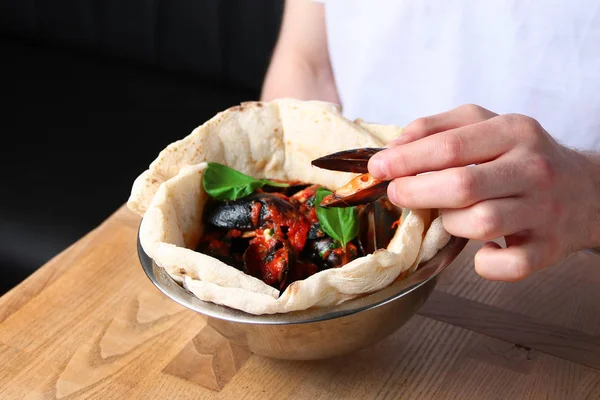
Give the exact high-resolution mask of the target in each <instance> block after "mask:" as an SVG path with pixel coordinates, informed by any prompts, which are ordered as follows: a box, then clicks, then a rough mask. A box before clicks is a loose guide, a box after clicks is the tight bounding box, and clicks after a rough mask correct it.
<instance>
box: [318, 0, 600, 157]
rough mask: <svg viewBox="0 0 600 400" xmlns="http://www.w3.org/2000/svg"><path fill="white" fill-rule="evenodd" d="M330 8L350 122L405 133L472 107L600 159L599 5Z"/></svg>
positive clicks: (356, 1)
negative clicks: (516, 120) (508, 117)
mask: <svg viewBox="0 0 600 400" xmlns="http://www.w3.org/2000/svg"><path fill="white" fill-rule="evenodd" d="M321 2H323V1H321ZM324 3H325V7H326V8H325V13H326V23H327V32H328V38H329V39H328V40H329V50H330V57H331V62H332V67H333V70H334V74H335V78H336V83H337V87H338V92H339V95H340V100H341V102H342V104H343V109H344V114H345V115H346V116H347V117H348V118H352V119H353V118H356V117H361V118H363V119H365V120H367V121H372V122H380V123H390V124H398V125H405V124H407V123H408V122H410V121H412V120H414V119H415V118H418V117H422V116H427V115H431V114H435V113H439V112H443V111H447V110H450V109H452V108H454V107H457V106H459V105H461V104H466V103H475V104H478V105H480V106H483V107H485V108H487V109H490V110H491V111H494V112H496V113H500V114H503V113H513V112H514V113H521V114H525V115H529V116H531V117H534V118H536V119H537V120H538V121H539V122H540V123H541V124H542V125H543V126H544V127H545V128H546V129H547V130H548V131H549V132H550V133H551V134H552V135H553V136H554V137H556V138H557V139H558V140H559V141H560V142H562V143H564V144H565V145H568V146H571V147H575V148H579V149H589V150H600V2H599V1H597V0H577V1H573V0H485V1H475V0H452V1H447V0H418V1H416V0H414V1H409V0H368V1H367V0H325V1H324Z"/></svg>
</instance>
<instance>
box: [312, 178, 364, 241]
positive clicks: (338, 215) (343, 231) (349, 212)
mask: <svg viewBox="0 0 600 400" xmlns="http://www.w3.org/2000/svg"><path fill="white" fill-rule="evenodd" d="M330 194H331V192H330V191H329V190H327V189H324V188H319V189H318V190H317V195H316V199H315V211H316V213H317V219H318V220H319V224H320V225H321V229H322V230H323V231H324V232H325V233H326V234H328V235H329V236H331V237H332V238H334V239H335V240H337V241H339V242H340V243H342V246H344V247H346V245H347V244H348V242H350V241H351V240H352V239H354V238H355V237H356V235H358V228H359V223H358V217H357V215H356V210H355V209H354V207H346V208H341V207H332V208H323V207H321V206H319V204H321V201H322V200H323V198H324V197H325V196H327V195H330Z"/></svg>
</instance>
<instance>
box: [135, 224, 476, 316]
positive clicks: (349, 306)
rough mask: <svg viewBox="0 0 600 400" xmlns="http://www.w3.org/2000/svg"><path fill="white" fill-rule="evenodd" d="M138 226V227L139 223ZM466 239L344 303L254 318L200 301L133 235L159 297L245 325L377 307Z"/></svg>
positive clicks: (420, 282)
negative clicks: (399, 277) (408, 272)
mask: <svg viewBox="0 0 600 400" xmlns="http://www.w3.org/2000/svg"><path fill="white" fill-rule="evenodd" d="M140 227H141V224H140ZM468 241H469V240H468V239H465V238H461V237H457V236H450V240H449V241H448V243H447V244H446V245H445V246H444V247H442V248H441V249H440V250H439V251H438V252H437V253H436V255H435V256H433V257H432V258H431V259H430V260H428V261H426V262H424V263H422V264H421V265H420V266H419V268H418V269H417V270H416V271H415V272H413V273H412V274H411V275H409V276H408V277H407V278H405V279H403V280H400V281H398V282H394V283H393V284H391V285H390V286H387V287H385V288H383V289H381V290H379V291H377V292H374V293H371V294H367V295H363V296H361V297H358V298H355V299H351V300H347V301H345V302H343V303H341V304H339V305H335V306H329V307H322V308H310V309H307V310H300V311H292V312H288V313H277V314H261V315H255V314H250V313H246V312H244V311H241V310H237V309H233V308H230V307H227V306H224V305H220V304H216V303H212V302H208V301H204V300H200V299H199V298H198V297H196V296H195V295H194V294H193V293H192V292H190V291H189V290H187V289H185V288H184V287H183V286H182V285H180V284H179V283H178V282H176V281H175V279H173V278H172V277H171V276H170V275H169V274H168V273H167V272H166V270H165V269H164V268H162V267H160V266H158V265H157V264H156V263H155V262H154V260H153V259H152V258H150V256H149V255H148V254H146V252H145V251H144V249H143V247H142V244H141V241H140V228H139V227H138V235H137V252H138V258H139V261H140V264H141V265H142V269H143V270H144V272H145V273H146V276H147V277H148V278H149V279H150V281H151V282H152V283H153V284H154V286H156V287H157V288H158V289H159V290H160V291H161V292H162V293H163V294H165V295H166V296H167V297H169V298H171V300H173V301H175V302H177V303H179V304H180V305H182V306H184V307H186V308H188V309H190V310H193V311H196V312H198V313H200V314H203V315H205V316H208V317H212V318H216V319H220V320H225V321H230V322H238V323H247V324H261V325H291V324H305V323H312V322H319V321H326V320H330V319H334V318H340V317H344V316H348V315H351V314H356V313H359V312H361V311H365V310H369V309H374V308H377V307H381V306H383V305H385V304H387V303H390V302H392V301H395V300H397V299H399V298H401V297H404V296H407V295H408V294H409V293H411V292H413V291H415V290H417V289H419V288H420V287H422V286H424V285H426V284H427V283H428V282H430V281H431V280H433V279H435V278H436V277H437V276H438V275H439V274H440V273H441V272H442V271H443V270H444V269H446V267H448V265H450V264H451V263H452V261H454V260H455V259H456V258H457V257H458V255H459V254H460V253H461V252H462V251H463V249H464V248H465V246H466V245H467V243H468Z"/></svg>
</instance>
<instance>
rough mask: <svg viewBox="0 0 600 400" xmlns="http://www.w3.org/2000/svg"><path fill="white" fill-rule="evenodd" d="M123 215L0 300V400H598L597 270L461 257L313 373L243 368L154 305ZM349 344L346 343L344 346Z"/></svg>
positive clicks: (594, 260) (168, 306)
mask: <svg viewBox="0 0 600 400" xmlns="http://www.w3.org/2000/svg"><path fill="white" fill-rule="evenodd" d="M138 224H139V218H138V217H137V216H134V215H133V214H132V213H130V212H129V211H128V210H126V209H125V208H122V209H120V210H118V211H117V212H116V213H115V214H114V215H113V216H111V217H110V218H109V219H108V220H107V221H106V222H105V223H104V224H103V225H101V226H100V227H99V228H97V229H96V230H94V231H93V232H91V233H90V234H88V235H86V236H85V237H83V238H82V239H81V240H80V241H79V242H77V243H76V244H75V245H73V246H72V247H70V248H69V249H67V250H66V251H65V252H63V253H62V254H60V255H59V256H57V257H56V258H55V259H53V260H52V261H50V262H49V263H48V264H47V265H45V266H44V267H42V268H41V269H40V270H39V271H37V272H36V273H35V274H33V275H32V276H31V277H30V278H28V279H27V280H26V281H25V282H23V283H22V284H21V285H19V286H18V287H16V288H15V289H14V290H12V291H11V292H9V293H7V294H6V295H4V296H3V297H2V298H0V399H11V400H12V399H38V398H39V399H42V398H43V399H54V398H59V399H73V398H78V399H79V398H92V399H138V398H139V399H142V398H143V399H204V398H207V399H212V398H216V399H261V400H263V399H271V398H272V399H288V398H300V399H302V398H306V399H311V400H313V399H339V398H356V399H600V257H597V256H595V255H592V254H588V253H578V254H575V255H573V256H572V257H570V258H569V259H568V260H567V261H565V262H564V263H563V265H557V266H555V267H553V268H550V269H547V270H545V271H543V272H541V273H538V274H537V275H536V276H535V277H533V278H531V279H529V280H526V281H524V282H520V283H516V284H505V283H492V282H487V281H484V280H482V279H481V278H479V277H478V276H477V275H476V274H475V272H474V271H473V268H472V264H471V263H472V255H473V253H474V251H475V250H476V248H477V246H479V244H478V243H470V244H469V246H468V248H467V249H466V250H465V251H464V252H463V253H462V254H461V256H460V257H459V259H457V260H456V261H455V262H454V263H453V264H452V266H450V267H449V268H448V269H447V270H446V271H445V272H444V273H443V275H442V276H441V278H440V282H439V285H438V287H437V289H436V291H435V292H434V294H433V295H432V297H431V298H430V300H429V301H428V302H427V304H426V305H425V306H424V307H423V308H422V309H421V311H420V313H419V315H417V316H415V317H414V318H413V319H412V320H411V321H409V323H408V324H407V325H405V327H403V328H402V329H401V330H399V331H398V332H396V333H395V334H394V335H392V336H390V337H389V338H387V339H385V340H383V341H382V342H380V343H378V344H376V345H374V346H373V347H371V348H368V349H366V350H363V351H361V352H358V353H355V354H352V355H349V356H345V357H342V358H338V359H332V360H327V361H319V362H289V361H277V360H270V359H265V358H261V357H258V356H254V355H249V354H247V352H246V350H245V349H243V348H238V347H235V346H231V345H230V344H229V342H227V341H225V339H223V338H222V337H221V336H219V335H218V334H217V333H216V332H215V331H213V330H212V328H210V327H209V326H207V325H206V323H205V320H204V318H203V317H202V316H201V315H198V314H195V313H194V312H192V311H189V310H187V309H184V308H182V307H181V306H179V305H177V304H175V303H174V302H172V301H171V300H169V299H168V298H166V297H165V296H164V295H162V294H161V293H160V292H159V291H158V290H157V289H156V288H155V287H154V286H153V285H152V284H151V283H150V281H149V280H148V279H147V277H146V276H145V275H144V273H143V271H142V268H141V267H140V264H139V262H138V259H137V254H136V233H137V228H138ZM349 334H351V332H349Z"/></svg>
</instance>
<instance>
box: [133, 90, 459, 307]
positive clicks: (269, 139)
mask: <svg viewBox="0 0 600 400" xmlns="http://www.w3.org/2000/svg"><path fill="white" fill-rule="evenodd" d="M401 132H402V128H401V127H395V126H391V125H378V124H369V123H365V122H363V121H360V120H357V121H350V120H348V119H346V118H344V117H343V116H342V115H341V113H340V110H339V108H338V107H337V106H336V105H334V104H331V103H326V102H319V101H299V100H293V99H281V100H275V101H271V102H248V103H242V104H241V105H240V106H236V107H232V108H230V109H228V110H225V111H223V112H221V113H219V114H217V115H216V116H215V117H213V118H212V119H211V120H209V121H207V122H206V123H205V124H203V125H201V126H199V127H198V128H196V129H195V130H194V131H192V133H191V134H189V135H188V136H187V137H185V138H183V139H182V140H179V141H177V142H174V143H172V144H170V145H169V146H167V147H166V148H165V149H164V150H163V151H161V153H160V154H159V156H158V157H157V158H156V160H154V161H153V162H152V163H151V165H150V167H149V168H148V170H146V171H144V172H143V173H142V174H141V175H140V176H139V177H138V178H137V179H136V180H135V182H134V184H133V188H132V191H131V195H130V198H129V200H128V202H127V205H128V207H129V208H130V209H131V210H132V211H134V212H136V213H137V214H139V215H140V216H142V217H143V219H142V223H141V226H140V242H141V245H142V247H143V249H144V251H145V252H146V253H147V254H148V255H149V256H150V257H151V258H152V259H153V260H154V261H155V262H156V264H157V265H159V266H160V267H162V268H164V269H165V270H166V271H167V273H168V274H169V275H170V276H171V277H172V278H173V279H175V280H176V281H177V282H179V283H181V284H183V285H184V287H186V288H187V289H188V290H190V291H191V292H192V293H194V295H196V296H197V297H198V298H200V299H201V300H205V301H211V302H214V303H217V304H222V305H225V306H228V307H232V308H235V309H238V310H242V311H245V312H248V313H251V314H273V313H285V312H290V311H296V310H304V309H308V308H311V307H326V306H331V305H336V304H340V303H342V302H344V301H347V300H348V299H351V298H355V297H358V296H361V295H364V294H368V293H373V292H376V291H378V290H380V289H382V288H384V287H386V286H388V285H390V284H391V283H392V282H393V281H394V280H395V279H396V278H398V276H400V274H402V273H407V272H410V271H412V270H414V269H415V268H416V267H417V266H418V264H419V263H420V262H422V261H426V260H428V259H430V258H431V257H433V256H434V255H435V254H436V253H437V251H438V250H439V249H440V248H442V247H443V246H444V245H445V244H446V243H447V242H448V240H449V238H450V235H449V234H448V233H447V232H446V231H445V230H444V229H443V226H442V224H441V220H440V217H439V216H438V213H437V210H403V217H402V222H401V224H400V226H399V227H398V229H397V231H396V234H395V236H394V238H393V239H392V241H391V242H390V244H389V246H388V248H387V249H382V250H378V251H376V252H375V253H373V254H369V255H367V256H365V257H361V258H358V259H356V260H354V261H352V262H350V263H348V264H346V265H344V266H343V267H340V268H333V269H329V270H325V271H321V272H319V273H317V274H315V275H312V276H311V277H309V278H307V279H305V280H302V281H297V282H294V283H292V284H291V285H290V286H289V287H288V288H287V289H286V291H285V292H284V293H282V294H281V296H279V291H278V290H276V289H274V288H273V287H271V286H269V285H267V284H265V283H264V282H262V281H261V280H259V279H257V278H254V277H252V276H250V275H247V274H245V273H243V272H241V271H239V270H237V269H236V268H234V267H232V266H229V265H227V264H225V263H223V262H221V261H220V260H218V259H215V258H213V257H210V256H208V255H206V254H202V253H199V252H196V251H194V250H192V249H195V248H196V246H197V244H198V241H199V239H200V237H201V236H202V233H203V220H202V217H203V215H202V214H203V210H204V206H205V204H206V202H207V201H208V195H207V194H206V193H205V192H204V189H203V187H202V177H203V174H204V170H205V169H206V167H207V162H217V163H221V164H225V165H227V166H229V167H231V168H234V169H236V170H239V171H241V172H243V173H245V174H248V175H251V176H254V177H256V178H270V179H282V180H298V181H303V182H307V183H316V184H320V185H323V186H325V187H328V188H330V189H335V188H337V187H339V186H341V185H343V184H345V183H346V182H348V181H349V180H350V179H351V178H352V177H353V175H352V174H348V173H342V172H336V171H327V170H323V169H319V168H315V167H312V166H311V161H312V160H314V159H315V158H318V157H321V156H324V155H326V154H330V153H333V152H337V151H341V150H347V149H352V148H360V147H383V146H384V145H385V143H387V142H388V141H389V140H391V139H393V138H394V137H396V136H397V135H399V134H400V133H401Z"/></svg>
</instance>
